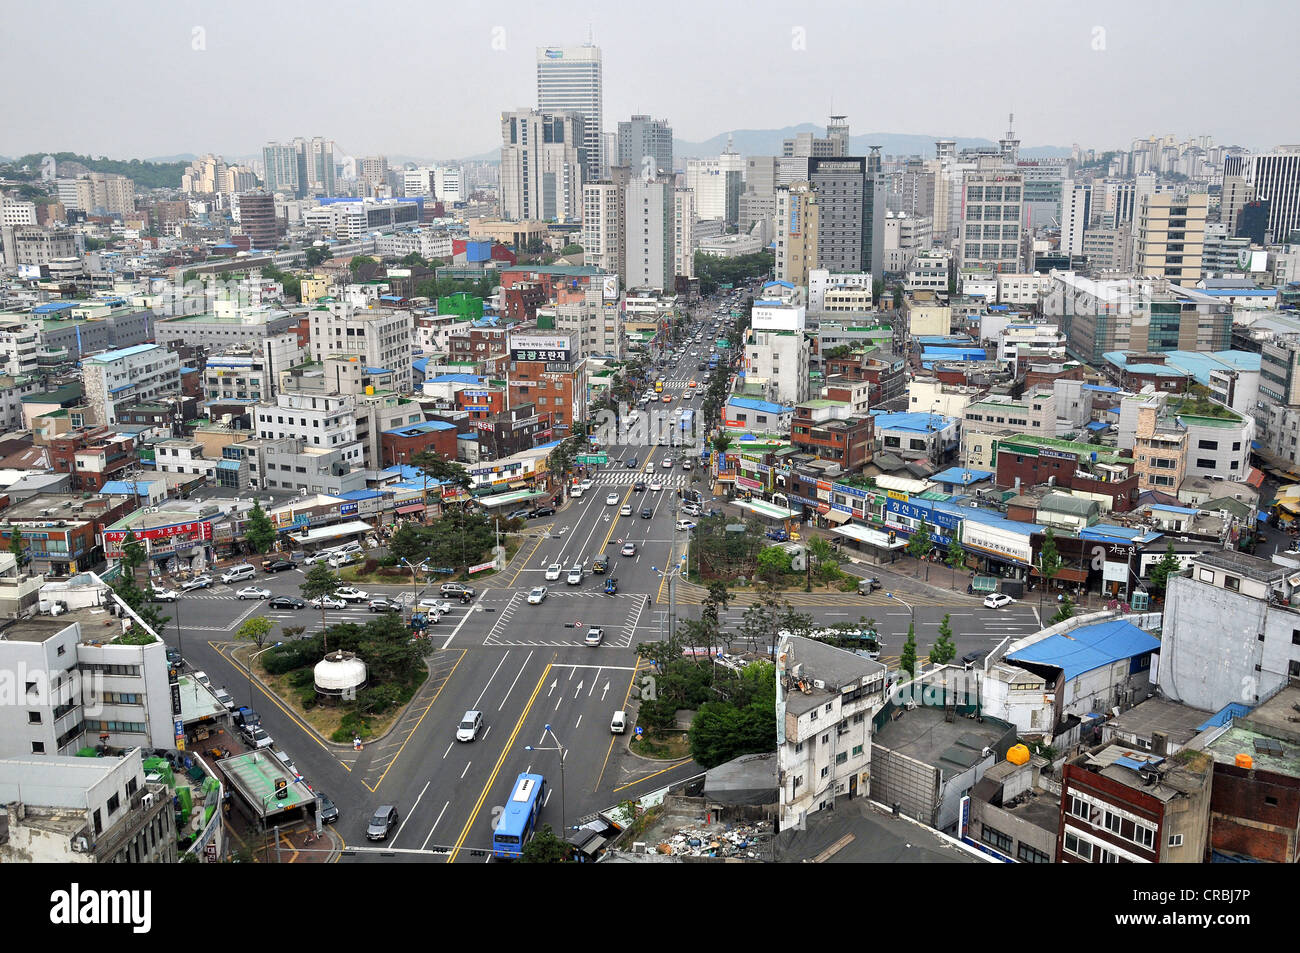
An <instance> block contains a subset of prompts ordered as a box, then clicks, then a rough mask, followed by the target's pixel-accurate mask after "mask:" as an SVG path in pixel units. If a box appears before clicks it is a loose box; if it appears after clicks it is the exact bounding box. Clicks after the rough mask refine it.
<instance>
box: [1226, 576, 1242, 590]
mask: <svg viewBox="0 0 1300 953" xmlns="http://www.w3.org/2000/svg"><path fill="white" fill-rule="evenodd" d="M1223 588H1224V589H1231V590H1232V591H1233V592H1238V591H1240V589H1241V580H1240V579H1238V578H1237V577H1236V576H1228V575H1224V577H1223Z"/></svg>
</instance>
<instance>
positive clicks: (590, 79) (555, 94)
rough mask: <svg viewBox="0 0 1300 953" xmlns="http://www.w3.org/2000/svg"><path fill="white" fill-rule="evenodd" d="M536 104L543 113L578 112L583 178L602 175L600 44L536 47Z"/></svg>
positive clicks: (588, 178)
mask: <svg viewBox="0 0 1300 953" xmlns="http://www.w3.org/2000/svg"><path fill="white" fill-rule="evenodd" d="M537 108H538V110H539V111H541V112H544V113H557V112H568V113H573V114H575V115H577V116H581V117H582V119H583V121H584V123H585V125H584V127H583V135H584V137H585V138H584V143H583V144H584V146H585V148H586V151H585V153H584V155H585V169H584V172H585V176H586V181H588V182H595V181H598V180H599V179H600V178H602V176H603V173H604V169H605V165H606V159H605V156H604V155H603V148H604V142H603V139H602V137H601V130H602V128H603V125H602V123H603V113H602V110H603V93H602V80H601V57H600V47H598V46H595V45H593V44H590V43H589V44H587V45H585V46H546V47H538V48H537Z"/></svg>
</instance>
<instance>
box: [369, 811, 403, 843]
mask: <svg viewBox="0 0 1300 953" xmlns="http://www.w3.org/2000/svg"><path fill="white" fill-rule="evenodd" d="M397 821H398V816H397V808H395V807H393V806H392V805H391V804H385V805H384V806H383V807H381V808H379V810H377V811H375V813H374V816H373V817H371V818H370V823H369V824H368V825H367V826H366V838H367V839H368V840H388V832H389V831H391V830H392V829H393V828H394V827H396V826H397Z"/></svg>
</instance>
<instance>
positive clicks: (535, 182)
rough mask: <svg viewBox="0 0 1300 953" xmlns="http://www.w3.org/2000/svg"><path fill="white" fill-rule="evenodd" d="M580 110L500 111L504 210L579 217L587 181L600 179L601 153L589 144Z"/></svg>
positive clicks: (517, 217) (526, 215) (505, 213)
mask: <svg viewBox="0 0 1300 953" xmlns="http://www.w3.org/2000/svg"><path fill="white" fill-rule="evenodd" d="M584 135H585V125H584V120H583V117H582V115H580V114H579V113H577V112H559V111H546V112H542V111H539V110H536V109H519V110H515V111H513V112H506V113H502V114H501V215H502V217H503V218H506V219H510V220H513V221H525V220H537V221H550V222H557V221H558V222H574V221H579V220H580V219H581V216H582V184H583V182H584V181H590V180H595V179H596V178H598V175H597V174H596V173H597V172H598V170H599V157H598V156H599V146H597V147H596V148H597V155H596V157H595V161H594V162H593V161H592V160H593V157H592V155H591V154H590V153H589V149H590V147H591V145H590V143H586V144H584V142H583V137H584Z"/></svg>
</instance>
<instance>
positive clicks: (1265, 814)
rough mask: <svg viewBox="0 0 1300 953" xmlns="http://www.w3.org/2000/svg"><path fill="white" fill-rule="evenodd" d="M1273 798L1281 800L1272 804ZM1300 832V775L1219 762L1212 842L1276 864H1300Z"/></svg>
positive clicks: (1218, 847)
mask: <svg viewBox="0 0 1300 953" xmlns="http://www.w3.org/2000/svg"><path fill="white" fill-rule="evenodd" d="M1267 798H1272V799H1273V800H1275V801H1276V802H1277V803H1276V804H1269V803H1268V801H1267V800H1266V799H1267ZM1298 835H1300V778H1289V777H1286V776H1284V775H1279V774H1274V773H1273V772H1271V771H1253V770H1246V769H1244V768H1238V767H1237V766H1236V765H1231V764H1216V765H1215V766H1214V784H1213V787H1212V788H1211V789H1210V846H1211V847H1212V848H1213V849H1214V850H1223V851H1228V852H1231V853H1235V854H1245V855H1246V856H1248V857H1254V858H1256V859H1258V860H1262V861H1268V862H1272V863H1286V864H1289V863H1295V862H1296V860H1297V850H1296V848H1297V843H1296V841H1297V836H1298Z"/></svg>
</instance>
